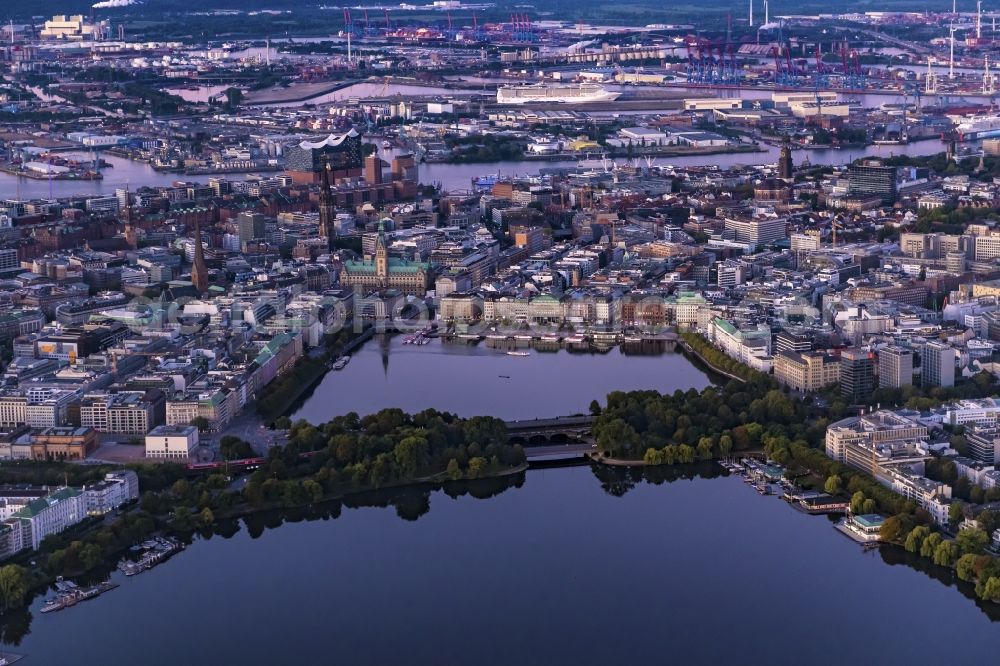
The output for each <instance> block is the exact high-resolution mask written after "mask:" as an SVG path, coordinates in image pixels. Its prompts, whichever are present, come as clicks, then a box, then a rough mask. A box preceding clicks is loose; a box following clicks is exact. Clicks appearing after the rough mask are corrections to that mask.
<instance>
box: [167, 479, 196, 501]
mask: <svg viewBox="0 0 1000 666" xmlns="http://www.w3.org/2000/svg"><path fill="white" fill-rule="evenodd" d="M189 492H191V484H190V483H188V482H187V481H186V480H185V479H177V480H176V481H174V485H173V486H171V487H170V493H171V494H172V495H173V496H174V497H176V498H178V499H183V498H184V497H187V494H188V493H189Z"/></svg>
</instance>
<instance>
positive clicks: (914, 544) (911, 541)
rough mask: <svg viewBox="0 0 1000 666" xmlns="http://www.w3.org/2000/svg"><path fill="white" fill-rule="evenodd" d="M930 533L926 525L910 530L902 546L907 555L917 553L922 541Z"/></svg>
mask: <svg viewBox="0 0 1000 666" xmlns="http://www.w3.org/2000/svg"><path fill="white" fill-rule="evenodd" d="M930 533H931V531H930V528H928V527H927V526H926V525H918V526H916V527H914V528H913V529H912V530H910V533H909V534H907V535H906V543H905V544H903V545H904V547H905V548H906V552H908V553H919V552H920V546H921V545H923V543H924V539H926V538H927V536H928V535H929V534H930Z"/></svg>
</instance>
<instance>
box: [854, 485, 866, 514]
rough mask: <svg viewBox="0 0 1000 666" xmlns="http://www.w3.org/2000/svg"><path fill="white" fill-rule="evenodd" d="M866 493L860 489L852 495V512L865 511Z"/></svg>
mask: <svg viewBox="0 0 1000 666" xmlns="http://www.w3.org/2000/svg"><path fill="white" fill-rule="evenodd" d="M864 503H865V494H864V493H863V492H861V491H860V490H859V491H857V492H856V493H854V494H853V495H851V513H864V508H863V507H864Z"/></svg>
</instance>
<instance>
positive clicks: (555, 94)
mask: <svg viewBox="0 0 1000 666" xmlns="http://www.w3.org/2000/svg"><path fill="white" fill-rule="evenodd" d="M620 96H621V93H620V92H616V91H613V90H605V89H604V88H602V87H601V86H599V85H597V84H595V83H579V84H562V85H548V84H539V85H530V86H501V87H499V88H497V103H498V104H531V103H533V102H540V103H544V102H559V103H562V104H586V103H587V102H613V101H614V100H616V99H618V97H620Z"/></svg>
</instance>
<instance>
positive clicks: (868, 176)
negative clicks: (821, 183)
mask: <svg viewBox="0 0 1000 666" xmlns="http://www.w3.org/2000/svg"><path fill="white" fill-rule="evenodd" d="M847 183H848V193H849V194H850V195H851V196H852V197H865V198H867V197H875V196H877V197H881V199H882V203H883V204H885V205H886V206H891V205H892V204H894V203H895V202H896V167H887V166H884V165H883V164H882V162H881V161H879V160H862V161H861V162H860V163H858V164H852V165H851V166H849V167H848V168H847Z"/></svg>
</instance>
